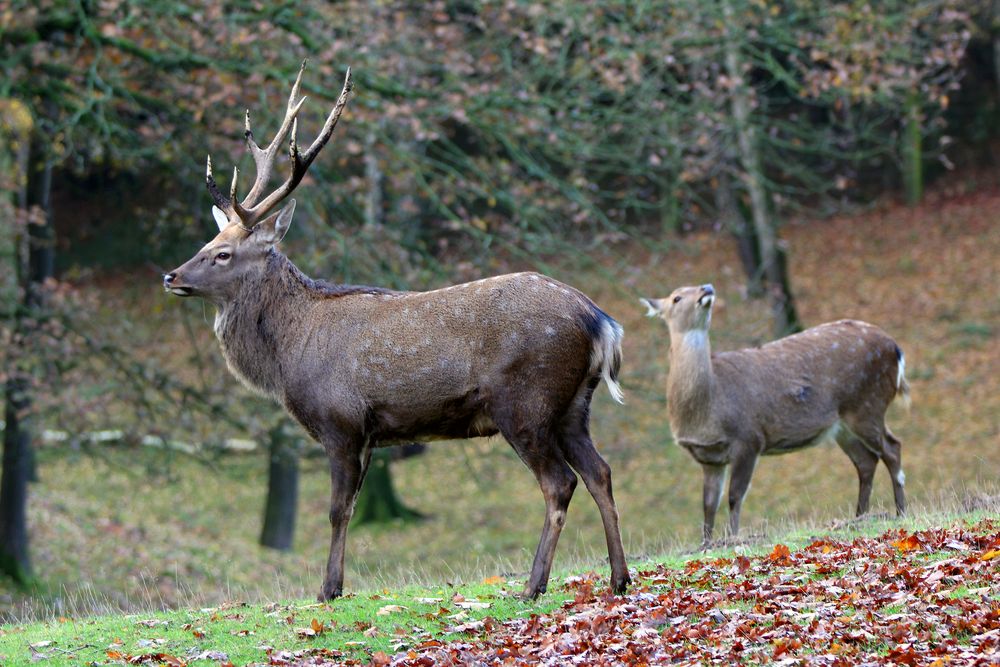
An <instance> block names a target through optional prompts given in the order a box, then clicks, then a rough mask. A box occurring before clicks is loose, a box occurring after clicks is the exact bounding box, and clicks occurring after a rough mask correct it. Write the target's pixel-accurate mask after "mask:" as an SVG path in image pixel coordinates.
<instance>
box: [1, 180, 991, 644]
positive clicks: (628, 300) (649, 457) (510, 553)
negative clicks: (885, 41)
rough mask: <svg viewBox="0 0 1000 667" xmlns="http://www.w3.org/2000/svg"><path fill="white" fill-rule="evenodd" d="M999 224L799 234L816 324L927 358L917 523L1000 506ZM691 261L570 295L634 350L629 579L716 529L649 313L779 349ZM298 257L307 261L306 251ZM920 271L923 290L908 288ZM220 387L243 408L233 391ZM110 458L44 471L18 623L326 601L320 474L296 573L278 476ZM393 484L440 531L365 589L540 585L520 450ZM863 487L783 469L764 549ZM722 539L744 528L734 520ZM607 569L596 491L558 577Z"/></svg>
mask: <svg viewBox="0 0 1000 667" xmlns="http://www.w3.org/2000/svg"><path fill="white" fill-rule="evenodd" d="M998 214H1000V192H996V191H989V190H987V191H983V192H980V193H973V194H968V195H962V196H960V197H955V198H951V199H941V200H932V201H931V202H930V203H929V204H927V205H926V206H923V207H921V208H920V209H916V210H914V209H908V208H902V207H898V208H897V207H892V206H887V207H883V208H878V209H875V210H873V211H870V212H868V213H866V214H864V215H862V216H857V217H853V218H843V219H834V220H829V221H822V222H815V221H814V222H809V223H803V224H792V225H789V226H788V227H787V228H786V229H785V231H784V232H783V235H784V237H785V238H786V239H787V241H788V243H789V246H790V259H791V275H792V279H793V287H794V289H795V291H796V296H797V299H798V304H799V307H800V310H801V315H802V317H803V319H804V321H806V322H807V323H810V324H816V323H819V322H822V321H827V320H832V319H838V318H841V317H857V318H861V319H865V320H868V321H871V322H873V323H876V324H879V325H880V326H882V327H883V328H885V329H886V330H887V331H888V332H890V333H891V334H892V335H893V336H894V337H895V338H896V339H897V340H898V341H899V342H900V345H901V346H902V348H903V349H904V351H905V352H906V356H907V368H908V374H909V378H910V381H911V384H912V387H913V397H914V408H913V411H912V412H911V413H909V414H906V413H904V412H902V411H901V410H899V409H898V408H893V409H892V410H891V411H890V413H889V423H890V424H891V426H892V428H893V430H894V432H895V433H896V434H897V435H898V436H899V437H900V438H901V439H902V440H903V443H904V444H903V463H904V468H905V470H906V474H907V484H908V486H907V491H908V494H909V499H910V500H911V503H912V506H913V507H914V508H917V509H918V510H919V509H920V508H923V510H924V511H926V512H932V511H934V510H935V508H940V507H951V506H954V505H956V504H957V502H958V501H957V500H956V499H960V498H966V497H969V498H973V497H979V496H984V497H985V496H989V495H991V494H995V493H996V471H997V470H1000V447H998V446H997V444H1000V426H998V422H997V419H996V415H997V414H1000V391H998V383H1000V380H998V378H1000V355H997V354H996V351H995V347H996V346H995V332H996V331H998V330H1000V297H998V296H997V294H996V293H995V290H990V289H988V288H987V286H989V285H991V284H992V283H993V282H995V276H994V275H993V273H994V271H995V266H996V264H997V261H998V258H1000V234H997V233H996V224H995V223H994V222H992V221H993V220H995V219H996V217H997V215H998ZM673 243H674V247H673V249H672V250H669V251H665V252H658V253H652V252H650V251H649V250H648V249H646V248H644V247H639V246H632V245H628V244H622V245H620V246H615V247H614V248H613V249H611V250H609V251H608V252H607V253H606V254H605V255H601V256H600V257H599V258H598V261H600V262H603V265H602V272H600V273H598V272H595V271H581V270H579V269H575V268H573V267H569V266H567V267H565V268H562V269H559V270H558V271H557V272H556V277H558V278H560V279H562V280H565V281H566V282H569V283H571V284H574V285H577V286H579V287H580V288H581V289H583V290H584V291H585V292H587V293H588V294H590V295H591V296H592V297H593V298H594V299H595V301H597V303H599V304H601V306H602V307H604V308H605V309H606V310H607V311H608V312H610V313H611V314H612V315H613V316H614V317H616V319H618V320H619V321H620V322H621V323H622V324H623V325H624V327H625V330H626V332H627V334H626V337H625V350H624V351H625V365H624V368H623V370H622V380H623V385H624V388H625V390H626V401H627V405H626V406H625V407H622V406H618V405H616V404H614V403H613V402H612V401H611V400H610V399H609V397H608V395H607V392H606V391H605V390H604V389H599V390H598V392H597V395H596V397H595V401H594V410H593V431H594V436H595V441H596V442H597V443H598V447H599V448H600V450H601V451H602V453H603V455H604V456H605V457H606V458H607V459H608V461H609V462H610V463H611V465H612V469H613V471H614V483H615V494H616V498H617V500H618V504H619V509H620V513H621V519H622V526H623V537H624V540H625V544H626V551H627V553H628V554H629V557H630V563H634V562H638V561H641V560H642V559H644V558H648V557H650V555H653V554H664V553H666V554H682V553H683V552H684V551H685V550H687V551H691V550H693V549H694V547H695V545H696V544H697V541H698V537H699V532H700V520H701V472H700V469H699V467H698V465H697V464H696V463H695V462H694V461H693V460H692V459H691V458H690V457H689V456H688V455H687V454H686V453H685V452H683V451H681V450H680V448H678V447H676V446H674V445H673V444H672V442H671V439H670V432H669V427H668V425H667V423H666V417H665V409H666V403H665V398H664V380H665V377H666V372H667V368H668V366H667V359H666V351H667V333H666V330H665V329H664V328H663V327H662V325H661V324H660V323H658V322H655V321H653V320H649V319H647V318H645V317H644V315H643V313H644V311H643V309H642V308H641V306H640V305H639V304H638V302H637V297H638V296H640V295H644V296H663V295H665V294H667V293H669V292H670V291H671V290H672V289H673V288H674V287H676V286H678V285H682V284H697V283H702V282H706V281H712V282H713V283H714V284H715V286H716V288H717V290H718V292H719V294H720V299H719V302H718V305H717V312H716V315H715V319H714V322H713V345H714V346H715V347H716V349H733V348H736V347H741V346H746V345H752V344H755V343H758V342H760V341H763V340H767V339H768V338H769V337H770V334H769V317H768V311H767V307H766V305H765V304H763V303H759V302H750V301H745V300H744V299H743V298H742V297H741V289H742V274H741V269H740V267H739V264H738V260H737V258H736V255H735V252H733V250H732V248H731V246H730V241H729V240H728V239H726V238H724V237H720V236H709V235H692V236H687V237H684V238H683V239H675V240H674V241H673ZM288 254H289V255H290V256H291V257H292V258H293V259H295V258H296V256H297V249H296V248H294V247H293V248H290V249H288ZM901 262H905V263H906V265H907V266H912V270H908V271H906V272H903V273H900V272H898V271H897V267H899V266H900V265H901ZM550 263H551V264H554V265H555V266H557V267H559V266H560V265H559V264H558V263H557V262H550ZM522 268H530V267H528V266H527V265H526V264H524V263H523V262H520V263H518V262H510V261H505V260H503V258H498V259H497V265H496V271H497V272H500V271H506V270H516V269H522ZM608 275H610V276H614V277H615V278H617V279H616V280H609V279H608V278H607V276H608ZM94 289H95V290H96V289H98V287H97V286H95V287H94ZM151 289H152V288H151ZM99 290H100V299H99V300H100V302H101V304H102V308H103V309H104V310H105V311H106V316H107V317H108V318H109V322H117V321H122V322H123V324H122V326H127V327H128V332H129V335H130V336H131V337H133V338H134V339H135V340H136V341H141V342H142V344H143V345H144V347H145V349H146V350H148V352H147V354H148V355H149V356H150V357H151V358H158V359H160V361H161V363H162V365H163V367H164V368H166V369H170V370H172V371H173V372H176V373H177V374H180V375H184V374H187V375H193V374H195V371H194V370H193V368H194V364H193V363H192V357H193V356H194V355H195V354H198V355H201V356H203V357H212V356H214V357H218V354H219V353H218V349H217V343H216V342H215V340H214V338H213V337H212V333H211V323H210V321H211V316H210V315H208V316H204V315H203V309H202V308H201V306H199V305H196V304H194V303H185V304H178V303H177V302H176V301H167V300H166V299H165V298H161V296H160V295H159V294H158V293H157V294H156V297H155V298H152V297H151V296H150V292H149V290H145V289H138V288H136V287H135V286H127V285H121V284H105V285H102V286H100V287H99ZM123 313H125V314H128V315H127V316H126V317H123V315H122V314H123ZM184 318H187V319H186V320H185V319H184ZM203 319H205V320H207V321H202V320H203ZM185 321H186V323H187V324H188V325H190V326H191V328H192V331H193V335H194V336H195V341H196V343H197V344H196V345H195V346H194V347H196V348H197V350H194V351H192V350H190V349H186V348H184V347H183V346H180V345H178V344H177V341H178V340H181V341H184V340H187V338H186V334H185V333H184V324H185ZM987 332H989V333H988V334H987ZM218 387H219V390H221V391H231V392H242V391H243V390H242V389H240V388H238V386H237V383H236V381H235V380H232V379H231V378H229V377H228V376H227V375H224V374H223V375H220V378H219V382H218ZM107 426H113V425H107ZM223 430H224V428H223V427H222V426H219V427H218V431H220V434H219V436H218V437H220V438H221V437H223V436H230V435H232V436H241V435H245V434H241V433H224V434H223V433H221V431H223ZM99 452H100V457H99V458H95V457H91V456H88V455H84V454H80V453H74V452H73V451H69V452H67V451H66V449H65V448H64V449H59V450H56V449H44V450H42V451H41V452H40V453H39V472H40V477H41V479H40V481H39V482H38V483H37V484H35V485H33V486H32V489H31V498H30V516H29V520H30V524H31V537H32V555H33V560H34V567H35V572H36V574H37V575H38V576H39V579H40V583H39V586H38V587H37V588H35V589H33V590H31V591H27V592H24V591H19V590H17V589H15V588H13V587H11V586H10V585H9V584H8V583H7V582H0V617H2V618H4V619H9V620H12V621H14V622H17V623H27V622H30V621H33V620H50V621H51V620H52V619H57V618H58V617H60V616H64V617H69V618H80V617H82V616H84V615H89V614H105V615H107V614H116V613H118V612H119V611H124V612H127V613H140V614H142V617H143V618H144V617H145V615H146V614H148V613H152V612H157V613H159V612H160V611H162V610H168V609H172V608H195V609H197V608H202V607H205V608H217V607H219V605H221V604H222V603H223V602H225V601H227V600H229V601H231V600H236V599H239V600H243V601H246V602H247V603H249V604H251V605H264V604H267V603H270V602H273V601H275V600H304V599H309V598H311V597H312V596H313V594H314V593H315V592H316V590H317V589H318V587H319V583H320V581H321V579H322V574H321V572H320V567H321V565H322V563H323V562H324V560H325V557H326V550H327V548H328V539H329V528H328V524H327V520H326V515H327V511H328V508H327V507H326V503H327V497H328V488H327V485H328V480H327V475H326V473H325V472H324V469H325V463H324V462H322V461H321V460H316V459H307V460H305V461H304V462H303V474H302V480H301V488H300V504H299V519H298V526H297V531H296V541H295V545H294V549H293V550H292V552H290V553H278V552H273V551H269V550H266V549H261V548H260V547H258V546H257V544H256V540H257V536H258V533H259V530H260V519H261V516H260V515H261V512H262V509H263V499H264V493H265V488H266V469H267V463H266V460H265V457H264V456H263V455H262V454H260V453H256V454H242V455H232V456H227V457H224V458H223V459H220V460H219V461H217V462H215V463H214V464H213V465H211V466H209V465H205V464H202V463H198V462H196V461H194V460H192V459H189V458H187V457H183V456H178V457H176V458H173V459H169V462H168V460H167V459H165V458H164V457H165V456H166V455H165V454H163V453H161V452H153V451H145V450H141V449H140V450H136V449H131V448H126V447H102V448H101V449H100V450H99ZM393 475H394V481H395V484H396V488H397V491H398V492H399V494H400V498H401V500H402V501H403V502H405V503H406V504H407V505H408V506H410V507H413V508H415V509H417V510H419V511H421V512H424V513H426V514H428V515H429V518H428V519H427V520H426V521H422V522H416V523H408V524H405V525H400V526H388V527H384V528H367V527H366V528H353V529H352V530H351V532H350V535H349V538H348V551H347V566H348V571H347V577H346V588H347V590H349V591H381V590H382V589H384V588H388V589H391V590H397V589H400V588H402V587H405V586H422V587H423V588H422V590H425V591H432V592H433V591H437V590H450V589H446V588H444V586H445V584H447V583H450V584H454V585H455V586H458V587H461V586H466V585H469V584H474V583H476V582H480V581H482V580H483V579H485V578H487V577H491V576H502V577H504V578H507V579H510V578H517V577H518V576H523V573H524V572H525V571H526V570H527V569H528V567H529V565H530V562H531V557H532V554H533V552H534V548H535V545H536V543H537V540H538V532H539V530H540V527H541V523H542V512H543V503H542V499H541V494H540V492H539V491H538V488H537V485H536V484H535V481H534V479H533V477H532V476H531V474H530V473H529V472H528V470H527V469H526V468H525V467H524V466H523V465H522V464H521V463H520V461H518V460H517V458H516V456H515V455H514V454H513V452H512V451H511V450H510V448H509V447H507V446H506V445H505V444H504V443H503V442H502V441H499V440H496V439H492V440H478V441H466V442H460V443H435V444H434V445H432V446H431V447H430V448H429V450H428V453H427V454H426V455H424V456H420V457H415V458H412V459H407V460H405V461H401V462H398V463H394V464H393ZM856 487H857V479H856V476H855V473H854V470H853V468H852V466H851V465H850V463H849V461H848V460H847V458H846V457H845V456H844V455H843V454H842V453H841V452H840V451H839V450H837V449H836V448H834V447H820V448H814V449H811V450H807V451H804V452H799V453H795V454H792V455H789V456H782V457H774V458H766V459H764V460H762V461H761V463H760V465H759V466H758V469H757V471H756V473H755V475H754V481H753V488H752V489H751V491H750V494H749V496H748V498H747V501H746V503H745V504H744V509H743V523H744V525H743V530H744V532H745V534H749V535H763V536H768V535H776V534H783V535H784V534H785V533H786V531H788V530H789V529H790V528H791V527H792V526H795V527H796V529H795V530H796V531H801V532H802V534H803V539H805V536H806V535H807V534H808V532H809V531H810V530H814V531H816V534H821V533H824V532H826V530H827V529H826V526H828V525H829V524H830V522H831V521H834V520H844V519H846V518H848V517H850V516H851V515H852V514H853V507H854V504H855V501H856V493H857V491H856ZM873 500H874V502H875V507H874V511H875V512H880V511H884V507H885V506H886V505H889V504H890V503H891V492H890V488H889V484H888V477H887V475H885V474H884V473H879V474H878V476H877V477H876V485H875V493H874V497H873ZM717 521H718V523H719V524H724V522H725V513H724V512H723V513H722V515H721V516H720V517H719V519H718V520H717ZM864 525H865V526H867V525H868V524H864ZM873 525H875V524H873ZM845 529H850V528H845ZM793 536H794V534H793ZM783 539H784V538H783ZM741 548H742V547H741ZM746 548H752V547H750V546H748V547H746ZM604 549H605V548H604V537H603V531H602V528H601V522H600V517H599V514H598V513H597V510H596V507H595V505H594V503H593V501H592V500H591V499H590V497H589V496H588V495H587V493H586V490H585V489H584V487H583V485H580V487H579V488H578V490H577V493H576V495H575V498H574V501H573V503H572V504H571V506H570V510H569V513H568V517H567V522H566V528H565V530H564V532H563V535H562V538H561V540H560V543H559V549H558V551H557V554H556V561H555V567H556V568H557V569H560V570H562V571H563V572H566V571H571V570H574V569H581V568H583V569H586V568H594V567H597V566H598V565H599V564H600V563H601V562H602V561H603V559H604V558H605V550H604ZM678 557H682V556H678ZM460 590H462V589H460ZM429 596H431V597H433V594H431V595H429ZM359 597H361V595H360V594H359ZM302 604H305V603H302ZM75 622H76V623H80V622H79V621H75ZM180 625H183V623H181V624H180ZM53 627H55V626H53ZM5 632H7V630H5ZM9 636H10V635H9V634H8V637H9ZM18 641H20V640H18ZM61 646H63V645H62V644H61ZM130 650H131V649H130Z"/></svg>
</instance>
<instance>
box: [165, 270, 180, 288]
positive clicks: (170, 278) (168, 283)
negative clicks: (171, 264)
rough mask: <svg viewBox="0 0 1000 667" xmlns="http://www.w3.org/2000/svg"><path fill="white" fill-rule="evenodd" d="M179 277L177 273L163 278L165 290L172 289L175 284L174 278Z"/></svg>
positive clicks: (168, 274)
mask: <svg viewBox="0 0 1000 667" xmlns="http://www.w3.org/2000/svg"><path fill="white" fill-rule="evenodd" d="M176 277H177V273H175V272H171V273H167V274H165V275H164V276H163V289H170V286H171V285H172V284H173V283H174V278H176Z"/></svg>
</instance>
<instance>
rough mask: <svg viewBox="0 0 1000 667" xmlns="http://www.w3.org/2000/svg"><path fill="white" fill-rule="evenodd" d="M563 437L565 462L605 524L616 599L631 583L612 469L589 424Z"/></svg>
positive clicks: (605, 536) (612, 584)
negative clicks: (567, 462) (612, 488)
mask: <svg viewBox="0 0 1000 667" xmlns="http://www.w3.org/2000/svg"><path fill="white" fill-rule="evenodd" d="M585 419H586V417H584V420H585ZM567 431H568V432H566V433H564V435H563V452H564V453H565V454H566V460H567V461H569V464H570V465H571V466H573V469H574V470H576V472H577V473H579V474H580V477H582V478H583V483H584V484H586V485H587V490H588V491H589V492H590V495H591V496H592V497H593V498H594V502H596V503H597V507H598V509H599V510H600V512H601V521H602V522H603V523H604V538H605V540H606V541H607V543H608V559H609V560H610V562H611V590H612V592H614V593H615V594H617V595H621V594H622V593H624V592H625V589H626V588H627V587H628V585H629V583H631V580H630V579H629V576H628V565H627V564H626V562H625V549H624V548H623V547H622V535H621V529H620V528H619V526H618V507H617V505H615V498H614V494H613V493H612V491H611V466H609V465H608V463H607V461H605V460H604V458H603V457H602V456H601V455H600V453H598V451H597V448H596V447H594V442H593V441H592V440H591V439H590V433H589V432H588V431H589V429H588V428H587V424H586V421H584V422H583V424H582V426H581V425H579V424H578V426H577V428H575V429H567Z"/></svg>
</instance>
